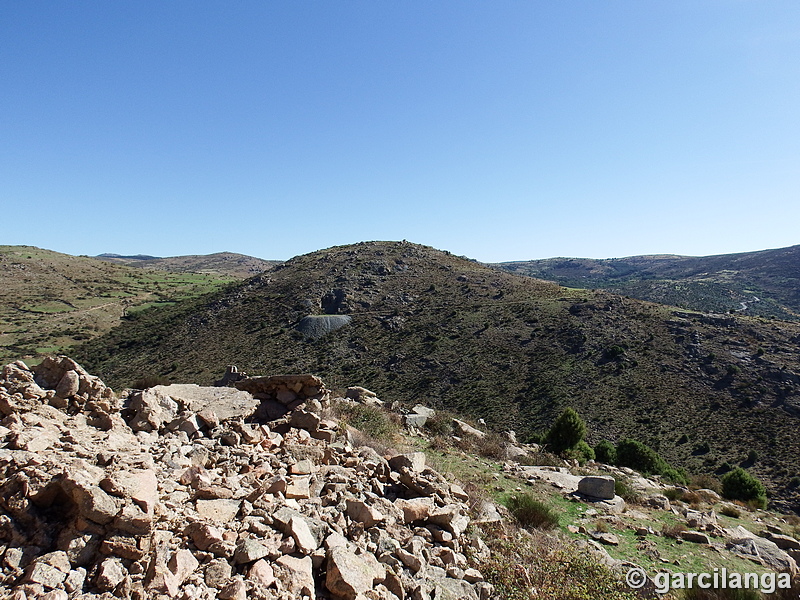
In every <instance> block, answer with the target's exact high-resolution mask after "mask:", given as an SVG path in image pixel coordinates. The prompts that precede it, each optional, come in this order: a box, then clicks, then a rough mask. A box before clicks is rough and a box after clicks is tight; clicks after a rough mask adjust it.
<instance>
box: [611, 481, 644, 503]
mask: <svg viewBox="0 0 800 600" xmlns="http://www.w3.org/2000/svg"><path fill="white" fill-rule="evenodd" d="M614 493H615V494H616V495H617V496H619V497H620V498H622V499H623V500H625V502H627V503H628V504H640V503H641V502H642V494H641V493H640V492H638V491H637V490H636V489H635V488H634V487H633V486H632V485H631V483H630V481H629V480H627V479H625V478H622V477H617V478H616V480H615V481H614Z"/></svg>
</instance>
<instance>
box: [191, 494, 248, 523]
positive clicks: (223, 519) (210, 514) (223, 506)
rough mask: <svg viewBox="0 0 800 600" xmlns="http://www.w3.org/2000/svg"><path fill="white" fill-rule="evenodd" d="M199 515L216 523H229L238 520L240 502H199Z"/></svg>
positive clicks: (225, 500)
mask: <svg viewBox="0 0 800 600" xmlns="http://www.w3.org/2000/svg"><path fill="white" fill-rule="evenodd" d="M196 506H197V514H199V515H200V516H201V517H205V518H206V519H209V520H211V521H214V522H216V523H228V522H230V521H233V520H234V519H235V518H236V515H237V514H239V508H241V502H239V501H238V500H227V499H223V500H198V501H197V505H196Z"/></svg>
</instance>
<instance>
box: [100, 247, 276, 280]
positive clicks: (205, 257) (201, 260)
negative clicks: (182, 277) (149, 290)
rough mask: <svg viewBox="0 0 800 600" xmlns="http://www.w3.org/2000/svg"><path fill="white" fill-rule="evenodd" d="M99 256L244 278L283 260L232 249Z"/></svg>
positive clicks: (156, 267) (143, 265) (129, 264)
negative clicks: (152, 254) (167, 253)
mask: <svg viewBox="0 0 800 600" xmlns="http://www.w3.org/2000/svg"><path fill="white" fill-rule="evenodd" d="M93 258H95V259H98V260H104V261H107V262H114V263H117V264H123V265H125V266H127V267H137V268H141V269H154V270H157V271H170V272H172V273H214V274H217V275H223V276H229V277H236V278H237V279H246V278H248V277H253V276H254V275H258V274H259V273H263V272H264V271H269V270H270V269H271V268H272V267H274V266H275V265H278V264H280V263H281V262H282V261H278V260H264V259H262V258H256V257H255V256H247V255H246V254H237V253H235V252H216V253H214V254H189V255H185V256H167V257H161V256H149V255H147V254H135V255H129V256H126V255H121V254H110V253H106V254H99V255H98V256H95V257H93Z"/></svg>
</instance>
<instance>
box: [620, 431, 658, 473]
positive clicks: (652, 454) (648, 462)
mask: <svg viewBox="0 0 800 600" xmlns="http://www.w3.org/2000/svg"><path fill="white" fill-rule="evenodd" d="M617 465H619V466H621V467H630V468H631V469H635V470H637V471H641V472H642V473H647V474H661V472H662V471H664V469H666V468H667V464H666V463H665V462H664V459H663V458H661V457H660V456H659V455H658V452H656V451H655V450H653V449H652V448H651V447H650V446H647V445H645V444H643V443H642V442H640V441H638V440H632V439H630V438H626V439H624V440H622V441H620V443H619V444H617Z"/></svg>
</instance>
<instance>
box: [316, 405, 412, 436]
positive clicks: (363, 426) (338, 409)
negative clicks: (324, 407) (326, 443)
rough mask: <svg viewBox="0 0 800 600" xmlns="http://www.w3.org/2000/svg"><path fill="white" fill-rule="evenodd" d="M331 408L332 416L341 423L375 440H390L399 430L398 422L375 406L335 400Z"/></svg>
mask: <svg viewBox="0 0 800 600" xmlns="http://www.w3.org/2000/svg"><path fill="white" fill-rule="evenodd" d="M331 409H332V413H333V416H335V417H336V418H338V419H339V420H340V422H341V423H342V424H344V425H349V426H350V427H353V428H354V429H358V430H359V431H361V432H362V433H365V434H366V435H368V436H370V437H372V438H375V439H376V440H381V441H391V440H392V438H394V437H395V435H397V433H398V432H399V431H400V424H399V422H397V421H396V420H393V419H392V417H391V415H390V414H389V413H388V412H387V411H385V410H383V409H382V408H380V407H377V406H370V405H367V404H359V403H357V402H335V403H334V404H333V405H332V406H331Z"/></svg>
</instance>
